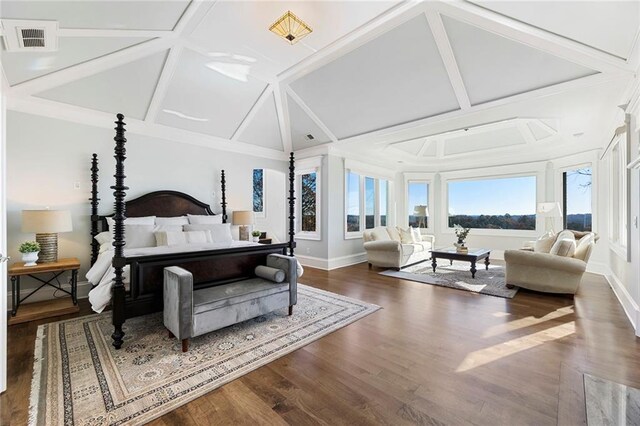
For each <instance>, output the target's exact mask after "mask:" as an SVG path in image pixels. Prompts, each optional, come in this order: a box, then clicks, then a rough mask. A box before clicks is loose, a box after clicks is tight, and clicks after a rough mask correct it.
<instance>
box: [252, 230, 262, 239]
mask: <svg viewBox="0 0 640 426" xmlns="http://www.w3.org/2000/svg"><path fill="white" fill-rule="evenodd" d="M260 234H262V232H260V231H258V230H255V231H252V232H251V235H252V236H253V237H259V236H260Z"/></svg>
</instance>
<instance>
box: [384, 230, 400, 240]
mask: <svg viewBox="0 0 640 426" xmlns="http://www.w3.org/2000/svg"><path fill="white" fill-rule="evenodd" d="M387 233H388V234H389V238H391V239H392V240H393V241H398V242H400V232H399V231H398V228H397V227H395V226H388V227H387Z"/></svg>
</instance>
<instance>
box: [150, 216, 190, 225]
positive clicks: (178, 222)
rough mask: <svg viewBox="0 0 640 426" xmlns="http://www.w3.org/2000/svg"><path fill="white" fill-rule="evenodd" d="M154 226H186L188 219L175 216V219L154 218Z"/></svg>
mask: <svg viewBox="0 0 640 426" xmlns="http://www.w3.org/2000/svg"><path fill="white" fill-rule="evenodd" d="M155 223H156V225H158V226H164V225H180V226H182V225H188V224H189V219H187V217H186V216H176V217H156V222H155Z"/></svg>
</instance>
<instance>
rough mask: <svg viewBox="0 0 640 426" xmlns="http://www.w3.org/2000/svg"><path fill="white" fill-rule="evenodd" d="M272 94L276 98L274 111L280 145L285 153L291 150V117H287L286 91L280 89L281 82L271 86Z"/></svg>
mask: <svg viewBox="0 0 640 426" xmlns="http://www.w3.org/2000/svg"><path fill="white" fill-rule="evenodd" d="M273 94H274V96H275V99H276V113H277V114H278V124H279V125H280V135H281V136H282V147H283V149H284V152H285V153H289V152H291V151H293V142H292V140H291V119H290V118H289V106H288V104H287V93H286V92H285V90H283V89H282V85H281V83H276V84H275V85H274V87H273Z"/></svg>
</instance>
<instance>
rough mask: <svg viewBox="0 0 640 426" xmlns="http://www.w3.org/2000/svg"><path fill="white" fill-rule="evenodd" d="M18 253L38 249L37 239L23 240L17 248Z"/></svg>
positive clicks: (31, 251)
mask: <svg viewBox="0 0 640 426" xmlns="http://www.w3.org/2000/svg"><path fill="white" fill-rule="evenodd" d="M18 251H19V252H20V253H33V252H36V251H40V244H38V242H37V241H25V242H24V243H22V244H20V248H19V249H18Z"/></svg>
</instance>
